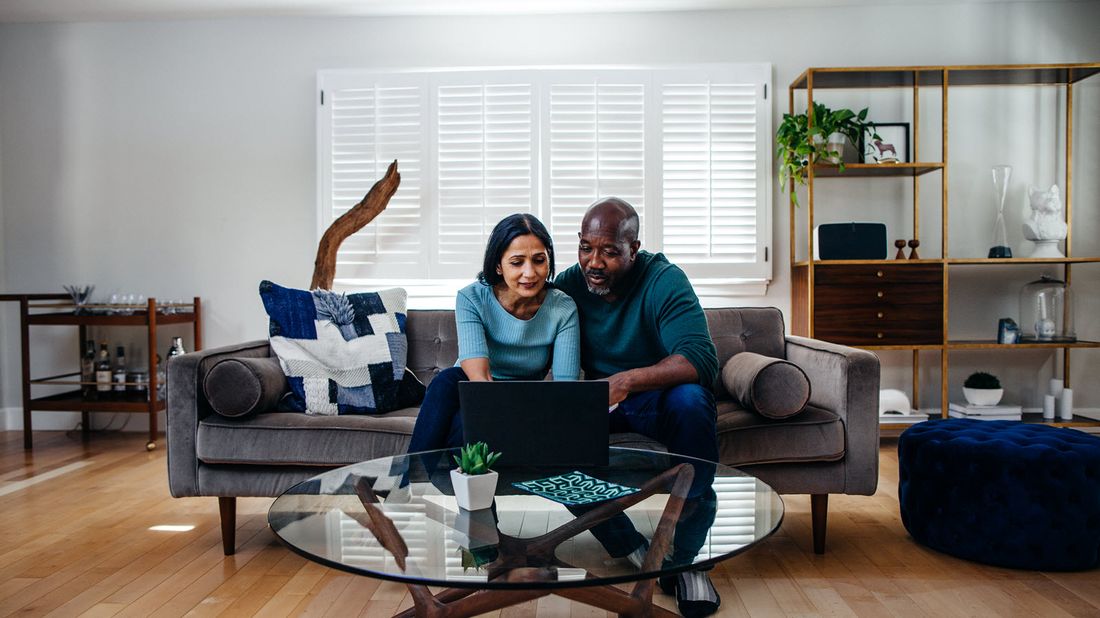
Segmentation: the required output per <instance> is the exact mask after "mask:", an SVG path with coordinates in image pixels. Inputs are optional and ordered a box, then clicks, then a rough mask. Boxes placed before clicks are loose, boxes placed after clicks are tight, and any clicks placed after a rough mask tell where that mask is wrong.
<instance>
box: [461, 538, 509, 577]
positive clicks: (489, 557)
mask: <svg viewBox="0 0 1100 618" xmlns="http://www.w3.org/2000/svg"><path fill="white" fill-rule="evenodd" d="M458 555H459V557H460V558H461V560H462V572H463V573H465V572H466V570H467V569H474V570H475V571H476V570H480V569H481V567H483V566H485V565H487V564H489V563H490V562H492V561H494V560H496V559H497V556H499V555H500V550H498V549H497V546H496V545H486V546H484V547H478V548H476V549H466V548H465V547H459V548H458Z"/></svg>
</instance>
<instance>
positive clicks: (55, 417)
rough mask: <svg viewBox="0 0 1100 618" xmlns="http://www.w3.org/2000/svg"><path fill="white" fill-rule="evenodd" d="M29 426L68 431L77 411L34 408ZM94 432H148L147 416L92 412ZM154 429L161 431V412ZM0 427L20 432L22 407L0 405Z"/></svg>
mask: <svg viewBox="0 0 1100 618" xmlns="http://www.w3.org/2000/svg"><path fill="white" fill-rule="evenodd" d="M32 414H33V415H34V416H33V417H32V419H31V425H32V426H33V427H34V430H35V431H71V430H73V429H75V428H76V427H77V426H78V425H79V424H80V412H52V411H50V412H46V411H41V410H40V411H35V412H32ZM91 424H92V429H93V430H94V431H102V430H104V429H113V430H121V431H127V432H130V431H134V432H148V431H149V416H148V415H147V414H144V413H141V412H92V413H91ZM157 428H158V429H160V430H161V431H164V428H165V421H164V412H158V413H157ZM0 430H3V431H23V408H17V407H11V408H0Z"/></svg>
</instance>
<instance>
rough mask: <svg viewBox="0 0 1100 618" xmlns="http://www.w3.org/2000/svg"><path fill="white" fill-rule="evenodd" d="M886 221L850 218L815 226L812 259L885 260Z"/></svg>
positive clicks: (886, 249)
mask: <svg viewBox="0 0 1100 618" xmlns="http://www.w3.org/2000/svg"><path fill="white" fill-rule="evenodd" d="M887 251H888V248H887V245H886V224H885V223H870V222H857V221H851V222H848V223H822V224H821V225H819V226H817V227H815V228H814V259H815V260H885V259H886V255H887Z"/></svg>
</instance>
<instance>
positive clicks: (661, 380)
mask: <svg viewBox="0 0 1100 618" xmlns="http://www.w3.org/2000/svg"><path fill="white" fill-rule="evenodd" d="M607 381H608V382H609V383H610V385H611V392H610V396H609V401H608V404H609V405H615V404H617V403H619V402H620V401H622V400H624V399H626V398H627V396H629V395H630V394H631V393H639V392H642V391H654V390H658V389H662V388H669V387H671V386H677V385H679V384H693V383H696V382H698V381H699V372H698V371H696V370H695V365H692V364H691V363H690V362H689V361H688V359H686V358H684V357H683V356H680V355H679V354H672V355H669V356H666V357H664V358H663V359H661V360H660V361H658V362H657V364H655V365H650V366H648V367H639V368H637V369H630V370H628V371H620V372H619V373H616V374H614V375H611V376H608V378H607Z"/></svg>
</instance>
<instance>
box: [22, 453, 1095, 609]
mask: <svg viewBox="0 0 1100 618" xmlns="http://www.w3.org/2000/svg"><path fill="white" fill-rule="evenodd" d="M144 442H145V439H144V438H143V437H142V436H141V435H140V434H128V435H119V434H103V435H95V436H94V437H93V439H92V440H91V441H90V442H88V443H82V442H81V441H80V439H79V437H70V436H67V435H66V434H64V433H60V432H41V433H36V434H35V449H34V451H33V453H28V452H25V451H24V450H23V446H22V434H20V433H17V432H0V531H2V532H0V616H7V615H11V614H17V613H18V614H21V615H33V616H39V615H50V616H55V615H56V616H115V615H117V616H183V615H194V616H214V615H223V616H253V615H260V616H355V615H363V616H389V615H392V614H393V613H394V611H395V610H397V609H403V608H405V607H408V606H409V605H411V600H410V599H409V598H408V595H407V594H406V593H405V589H404V587H403V586H401V585H399V584H394V583H390V582H379V581H375V580H370V579H367V578H363V577H358V576H353V575H348V574H344V573H342V572H339V571H334V570H331V569H327V568H325V567H322V566H319V565H316V564H313V563H311V562H308V561H306V560H305V559H303V558H300V557H298V556H297V555H294V554H292V553H290V551H288V550H287V549H285V548H283V547H282V546H281V545H280V544H279V543H278V541H276V540H275V538H274V537H273V536H272V534H271V532H270V531H269V530H268V529H267V527H266V520H265V513H266V511H267V507H268V505H269V504H270V503H271V500H270V499H258V498H257V499H251V498H250V499H242V500H239V501H238V506H237V508H238V518H237V526H238V529H237V543H238V552H237V554H236V555H235V556H231V557H225V556H223V555H222V550H221V542H220V536H219V527H218V516H217V501H216V500H215V499H213V498H201V499H200V498H187V499H173V498H171V497H170V496H169V493H168V483H167V473H166V469H165V465H166V462H165V451H164V450H163V441H162V442H161V448H160V449H158V450H157V451H155V452H152V453H148V452H146V451H145V448H144ZM897 479H898V473H897V451H896V442H892V441H887V442H884V443H883V446H882V450H881V478H880V482H879V490H878V493H877V494H876V495H874V496H871V497H866V496H858V497H856V496H851V497H844V496H840V497H838V496H834V497H832V499H831V504H830V507H831V508H830V513H829V539H828V550H827V553H826V554H825V555H824V556H816V555H814V553H813V551H812V549H811V547H810V513H809V511H810V506H809V498H808V497H806V496H789V497H787V498H786V505H787V515H786V519H785V521H784V523H783V526H782V528H781V529H780V530H779V531H778V532H777V533H776V534H775V535H773V536H772V537H771V538H769V539H768V540H766V541H765V542H763V543H762V544H761V545H759V546H758V547H756V548H754V549H752V550H750V551H749V552H747V553H745V554H744V555H741V556H738V557H736V558H734V559H732V560H729V561H727V562H725V563H723V564H722V565H720V566H718V567H717V568H716V569H715V570H714V571H712V577H713V578H714V582H715V584H716V585H717V587H718V590H719V593H720V594H721V595H722V599H723V604H722V610H721V612H720V613H719V614H718V615H719V616H737V615H751V616H784V615H785V616H824V615H828V616H852V615H857V616H889V615H896V616H1013V615H1021V616H1044V617H1046V616H1098V615H1100V572H1098V571H1095V570H1094V571H1091V572H1084V573H1038V572H1030V571H1013V570H1007V569H998V568H993V567H986V566H982V565H978V564H972V563H969V562H965V561H962V560H958V559H955V558H951V557H949V556H944V555H941V554H937V553H936V552H933V551H931V550H929V549H926V548H924V547H921V546H919V545H916V544H915V543H913V542H912V541H911V540H910V539H909V537H908V535H907V534H906V533H905V530H904V528H903V527H902V525H901V520H900V518H899V516H898V503H897ZM166 525H167V526H182V527H185V529H183V530H182V531H170V530H169V531H159V530H153V529H151V528H152V527H153V526H166ZM190 527H193V528H190ZM658 602H659V603H660V604H661V605H663V606H665V607H668V608H670V609H674V604H673V602H672V599H671V598H670V597H667V596H664V595H659V598H658ZM496 613H498V614H501V615H502V616H525V617H530V616H537V617H538V618H544V617H552V616H586V617H588V616H604V615H606V613H605V612H603V611H599V610H595V609H593V608H590V607H588V606H584V605H579V604H575V603H571V602H569V601H566V600H563V599H560V598H558V597H553V596H551V597H546V598H543V599H540V600H538V601H532V602H530V603H527V604H525V605H519V606H516V607H513V608H509V609H506V610H504V611H502V612H496Z"/></svg>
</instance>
